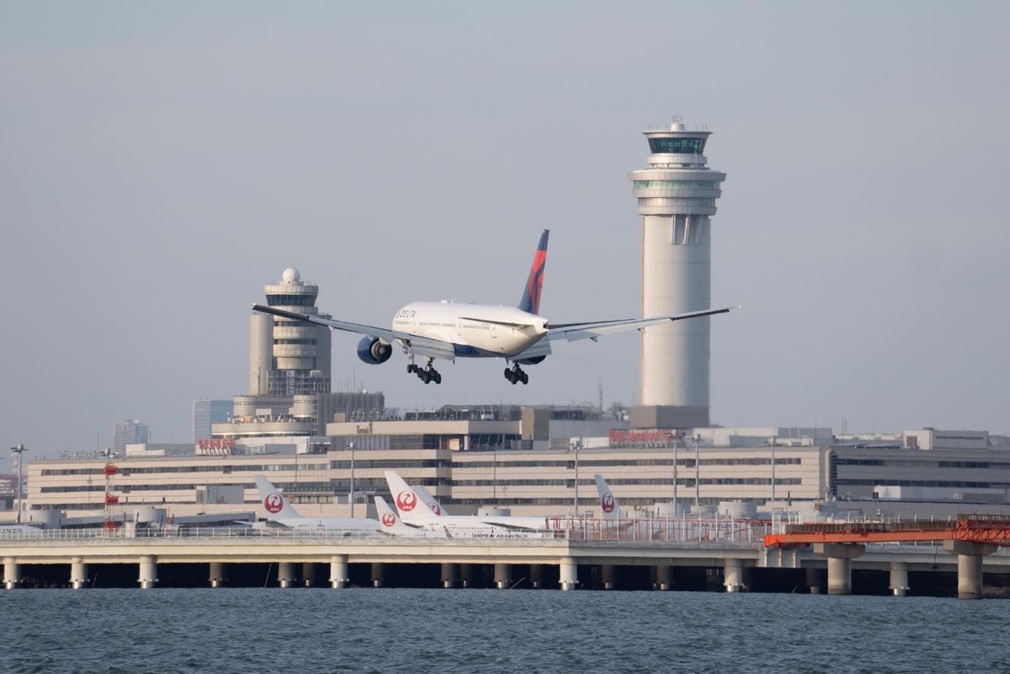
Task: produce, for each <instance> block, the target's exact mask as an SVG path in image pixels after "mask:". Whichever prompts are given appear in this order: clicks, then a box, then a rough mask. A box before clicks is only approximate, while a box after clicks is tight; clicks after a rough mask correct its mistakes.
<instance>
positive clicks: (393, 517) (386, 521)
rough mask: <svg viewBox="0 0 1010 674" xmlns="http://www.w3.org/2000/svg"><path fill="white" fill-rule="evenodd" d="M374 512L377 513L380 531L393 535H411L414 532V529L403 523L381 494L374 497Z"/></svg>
mask: <svg viewBox="0 0 1010 674" xmlns="http://www.w3.org/2000/svg"><path fill="white" fill-rule="evenodd" d="M375 512H376V513H378V515H379V524H381V525H382V529H381V531H382V533H384V534H392V535H394V536H403V535H411V534H413V533H414V530H413V529H411V528H410V527H408V526H407V525H406V524H404V523H403V520H401V519H400V517H399V516H398V515H397V514H396V513H395V512H393V509H392V508H390V507H389V504H388V503H386V499H384V498H382V497H381V496H376V497H375Z"/></svg>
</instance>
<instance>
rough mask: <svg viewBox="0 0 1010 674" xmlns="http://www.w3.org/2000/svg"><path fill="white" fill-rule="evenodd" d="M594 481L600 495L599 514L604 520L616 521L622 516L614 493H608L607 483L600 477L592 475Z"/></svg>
mask: <svg viewBox="0 0 1010 674" xmlns="http://www.w3.org/2000/svg"><path fill="white" fill-rule="evenodd" d="M593 477H594V478H595V479H596V491H597V493H599V495H600V514H601V516H602V517H603V519H605V520H612V519H618V518H620V517H621V516H622V513H621V506H619V505H618V504H617V499H616V498H614V493H613V492H612V491H610V487H609V486H608V485H607V481H606V480H604V479H603V476H602V475H594V476H593Z"/></svg>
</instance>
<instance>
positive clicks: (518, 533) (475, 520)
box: [385, 470, 550, 538]
mask: <svg viewBox="0 0 1010 674" xmlns="http://www.w3.org/2000/svg"><path fill="white" fill-rule="evenodd" d="M385 476H386V484H388V485H389V493H390V494H391V495H392V497H393V504H394V505H395V506H396V511H397V512H398V513H399V515H400V519H402V520H403V521H404V523H405V524H407V525H408V526H414V527H419V528H423V529H426V530H429V531H442V532H444V533H445V535H446V536H447V537H450V538H544V537H547V536H549V535H550V532H549V531H548V529H549V528H550V520H549V518H546V517H481V516H479V515H469V516H468V515H436V514H435V513H434V512H432V511H431V510H430V509H429V508H423V507H418V506H419V505H422V504H425V501H424V500H423V499H422V497H421V496H420V494H419V493H418V491H417V490H416V489H415V488H413V487H411V486H410V485H408V484H407V483H406V482H405V481H404V480H403V478H402V477H400V476H399V475H397V474H396V473H395V472H394V471H391V470H387V471H385Z"/></svg>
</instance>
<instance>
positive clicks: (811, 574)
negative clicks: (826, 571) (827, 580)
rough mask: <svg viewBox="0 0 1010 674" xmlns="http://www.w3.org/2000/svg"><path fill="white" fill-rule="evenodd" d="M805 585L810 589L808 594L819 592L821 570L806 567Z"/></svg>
mask: <svg viewBox="0 0 1010 674" xmlns="http://www.w3.org/2000/svg"><path fill="white" fill-rule="evenodd" d="M806 579H807V587H808V588H809V589H810V594H820V593H821V585H822V584H823V583H822V582H821V570H820V569H807V570H806Z"/></svg>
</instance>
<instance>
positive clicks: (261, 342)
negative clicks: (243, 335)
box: [249, 267, 330, 396]
mask: <svg viewBox="0 0 1010 674" xmlns="http://www.w3.org/2000/svg"><path fill="white" fill-rule="evenodd" d="M263 290H264V292H265V293H266V298H267V304H268V305H270V306H271V307H277V308H279V309H286V310H287V311H295V312H298V313H301V314H312V315H320V316H323V317H324V318H329V315H328V314H320V313H319V310H318V309H317V308H316V296H317V295H318V294H319V286H317V285H315V284H314V283H303V282H302V278H301V275H300V274H299V273H298V270H297V269H295V268H294V267H289V268H287V269H285V270H284V273H283V274H282V276H281V282H280V283H276V284H271V285H267V286H265V287H264V288H263ZM329 392H330V330H329V328H327V327H326V326H322V325H313V324H311V323H305V322H303V321H293V320H290V319H285V318H274V317H273V316H271V315H270V314H261V313H255V314H253V315H252V316H251V317H250V324H249V394H250V395H254V396H256V395H260V396H262V395H271V396H292V395H300V394H311V393H329Z"/></svg>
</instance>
